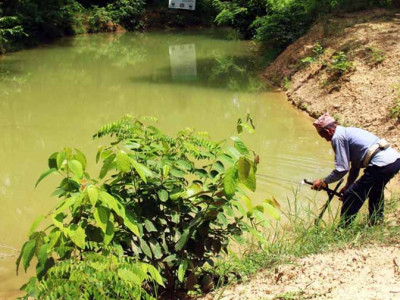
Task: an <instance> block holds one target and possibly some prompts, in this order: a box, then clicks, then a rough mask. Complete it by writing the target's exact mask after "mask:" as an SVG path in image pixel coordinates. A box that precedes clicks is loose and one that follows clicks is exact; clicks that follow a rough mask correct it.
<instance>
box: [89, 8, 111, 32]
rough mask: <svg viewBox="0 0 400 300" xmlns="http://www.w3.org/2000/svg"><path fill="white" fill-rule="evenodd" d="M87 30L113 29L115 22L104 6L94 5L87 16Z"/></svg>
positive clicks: (101, 30) (102, 30)
mask: <svg viewBox="0 0 400 300" xmlns="http://www.w3.org/2000/svg"><path fill="white" fill-rule="evenodd" d="M87 30H88V32H92V33H94V32H104V31H114V30H115V24H114V23H113V19H112V17H111V13H110V12H109V11H108V10H107V9H106V8H105V7H97V6H94V7H93V8H92V9H91V10H90V13H89V17H88V28H87Z"/></svg>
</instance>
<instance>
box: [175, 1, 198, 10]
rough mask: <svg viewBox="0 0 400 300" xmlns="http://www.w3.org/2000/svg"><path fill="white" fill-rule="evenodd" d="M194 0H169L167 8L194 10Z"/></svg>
mask: <svg viewBox="0 0 400 300" xmlns="http://www.w3.org/2000/svg"><path fill="white" fill-rule="evenodd" d="M195 7H196V0H169V3H168V8H175V9H188V10H195Z"/></svg>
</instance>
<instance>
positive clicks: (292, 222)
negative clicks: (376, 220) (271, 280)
mask: <svg viewBox="0 0 400 300" xmlns="http://www.w3.org/2000/svg"><path fill="white" fill-rule="evenodd" d="M399 199H400V197H399V196H397V197H392V198H391V199H390V200H389V201H387V203H386V205H385V206H386V207H385V210H386V215H387V216H388V215H394V213H395V212H396V211H397V209H398V204H397V201H398V200H399ZM364 206H366V205H364ZM313 211H315V206H312V205H310V206H308V207H304V206H301V205H300V203H297V201H295V202H294V203H293V204H292V205H289V207H288V210H287V212H286V213H285V214H284V215H285V219H286V220H287V223H286V224H285V225H279V224H278V225H277V226H276V227H275V228H273V230H271V232H269V233H265V238H266V240H267V242H265V243H262V244H260V243H256V242H254V241H253V242H252V241H250V242H248V243H247V245H246V246H245V248H244V250H241V251H240V253H241V254H240V255H238V254H235V253H230V254H229V255H227V256H226V257H224V258H220V259H219V260H218V261H217V262H216V264H215V266H214V267H213V268H212V270H210V272H211V273H212V274H214V275H215V277H217V278H219V280H218V282H217V283H216V287H217V288H218V287H222V286H223V287H225V286H226V284H228V283H230V282H235V281H236V282H237V281H239V282H243V281H247V280H248V279H249V278H250V277H251V276H252V275H253V274H256V273H257V272H259V271H260V270H271V271H273V270H274V268H275V267H276V266H277V265H279V264H284V263H290V262H291V261H292V260H293V259H294V258H297V257H304V256H307V255H310V254H317V253H323V252H327V251H335V250H339V249H348V248H357V247H362V246H366V245H371V244H375V245H376V244H378V245H398V244H399V243H400V235H399V233H400V226H399V225H396V226H390V225H388V224H386V225H385V224H384V225H380V226H368V225H367V218H366V213H363V212H361V213H359V216H358V218H357V219H356V221H355V223H354V224H353V226H352V227H350V228H347V229H338V228H337V226H336V224H337V221H338V215H337V213H335V212H334V211H333V210H332V209H328V211H327V212H326V214H327V215H328V219H329V221H324V220H322V222H320V224H321V225H322V226H318V227H316V226H314V221H315V218H316V215H317V214H316V213H314V212H313ZM387 218H388V217H386V219H387ZM221 290H222V291H220V292H218V291H217V292H216V295H218V294H219V295H222V293H223V290H224V288H223V289H221ZM298 296H299V295H292V294H282V295H279V296H277V298H275V299H299V298H293V297H298Z"/></svg>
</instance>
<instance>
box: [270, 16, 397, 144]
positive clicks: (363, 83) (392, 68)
mask: <svg viewBox="0 0 400 300" xmlns="http://www.w3.org/2000/svg"><path fill="white" fill-rule="evenodd" d="M265 77H266V78H267V80H269V81H270V82H272V83H273V84H274V85H279V86H281V87H282V88H283V89H284V90H285V91H286V95H287V96H288V99H289V100H290V101H291V102H292V103H293V104H294V105H296V106H297V107H299V108H300V109H302V110H304V111H306V112H307V113H308V114H310V115H311V116H313V117H317V116H319V115H321V114H322V113H324V112H326V111H328V112H330V113H331V114H332V115H334V116H335V117H336V118H337V119H338V121H339V123H341V124H343V125H347V126H358V127H361V128H365V129H367V130H369V131H371V132H373V133H375V134H377V135H378V136H381V137H385V138H386V139H388V140H390V141H391V142H392V143H393V145H394V146H397V148H399V146H400V138H399V129H400V124H399V120H398V117H399V112H400V108H399V101H400V12H398V11H397V12H396V11H387V10H373V11H364V12H358V13H353V14H344V15H340V16H330V17H327V18H325V19H323V20H321V21H319V22H318V23H317V24H315V25H314V26H313V27H312V28H311V30H310V31H309V32H308V33H307V34H306V35H305V36H303V37H302V38H300V39H299V40H298V41H297V42H295V43H294V44H292V45H291V46H289V47H288V48H287V49H286V50H285V51H284V52H283V53H282V54H281V55H280V56H279V57H278V58H277V59H276V60H275V62H274V63H273V64H271V65H270V66H269V67H268V68H267V70H266V71H265Z"/></svg>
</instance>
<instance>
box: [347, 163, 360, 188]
mask: <svg viewBox="0 0 400 300" xmlns="http://www.w3.org/2000/svg"><path fill="white" fill-rule="evenodd" d="M358 174H360V168H357V167H355V166H353V164H352V165H351V169H350V172H349V177H347V183H346V189H347V188H348V187H350V186H351V185H352V184H353V183H354V181H356V179H357V177H358Z"/></svg>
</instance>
